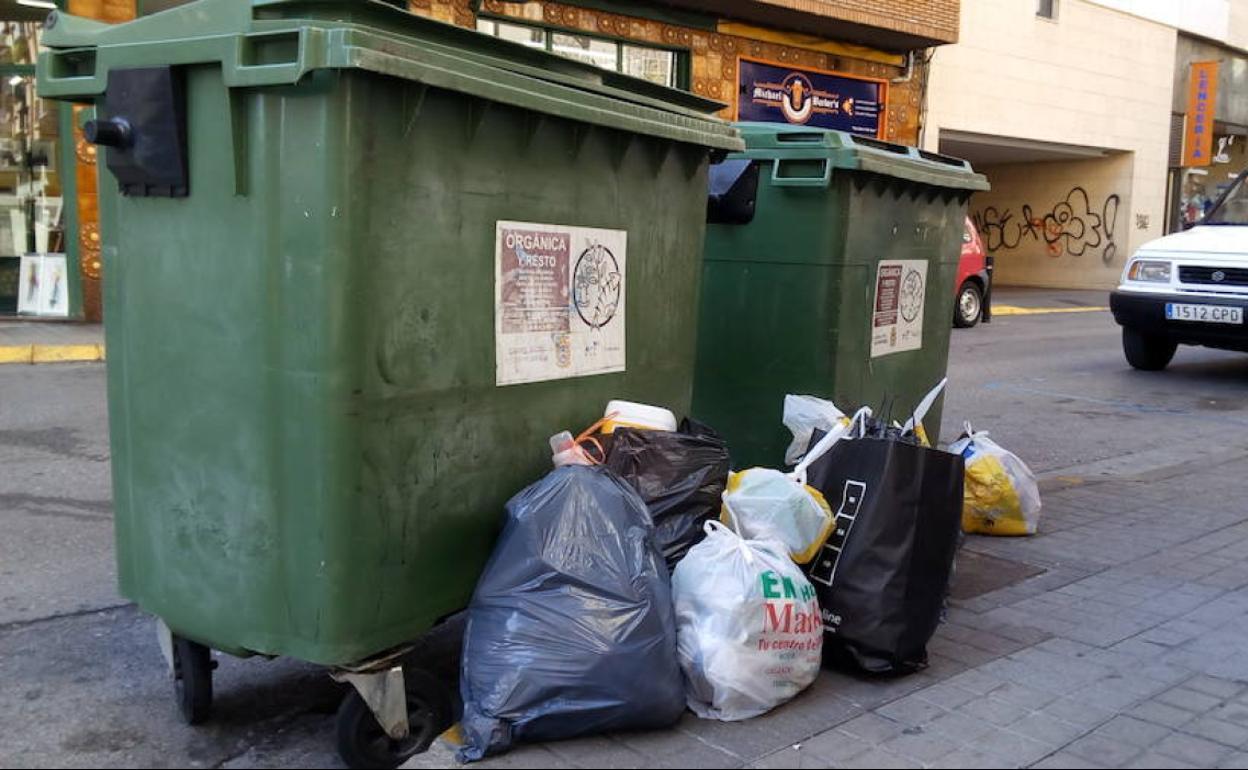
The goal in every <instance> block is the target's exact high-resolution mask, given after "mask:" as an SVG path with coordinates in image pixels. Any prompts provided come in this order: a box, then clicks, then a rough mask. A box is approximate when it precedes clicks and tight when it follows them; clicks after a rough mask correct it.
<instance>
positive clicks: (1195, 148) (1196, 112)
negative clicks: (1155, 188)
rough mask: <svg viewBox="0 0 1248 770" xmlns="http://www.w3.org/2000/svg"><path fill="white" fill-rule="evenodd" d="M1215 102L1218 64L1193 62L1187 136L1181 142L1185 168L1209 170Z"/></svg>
mask: <svg viewBox="0 0 1248 770" xmlns="http://www.w3.org/2000/svg"><path fill="white" fill-rule="evenodd" d="M1217 102H1218V62H1216V61H1198V62H1192V76H1191V82H1190V83H1188V86H1187V132H1186V134H1187V135H1186V137H1185V140H1184V142H1183V165H1184V166H1208V165H1209V164H1210V163H1212V162H1213V120H1214V114H1215V109H1216V106H1217Z"/></svg>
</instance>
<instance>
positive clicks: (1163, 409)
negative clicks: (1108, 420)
mask: <svg viewBox="0 0 1248 770" xmlns="http://www.w3.org/2000/svg"><path fill="white" fill-rule="evenodd" d="M984 388H986V389H987V390H1008V391H1012V392H1015V393H1027V394H1030V395H1033V396H1050V397H1052V398H1067V399H1070V400H1072V401H1082V402H1083V403H1085V404H1096V405H1098V406H1108V407H1112V408H1114V409H1118V410H1121V411H1124V412H1133V413H1135V414H1164V415H1170V416H1172V417H1185V418H1187V419H1189V420H1199V421H1201V422H1216V423H1219V424H1221V425H1225V424H1227V423H1231V424H1234V425H1248V419H1245V418H1243V417H1232V416H1230V415H1226V414H1219V415H1211V414H1210V415H1206V414H1200V413H1199V412H1193V411H1191V410H1188V409H1176V408H1174V407H1169V406H1157V405H1155V404H1138V403H1136V402H1134V401H1120V400H1117V399H1108V398H1093V397H1091V396H1083V395H1080V394H1078V393H1064V392H1062V391H1059V390H1046V389H1045V388H1033V387H1029V386H1027V385H1017V384H1015V383H1012V382H989V383H985V384H984Z"/></svg>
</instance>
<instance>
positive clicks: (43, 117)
mask: <svg viewBox="0 0 1248 770" xmlns="http://www.w3.org/2000/svg"><path fill="white" fill-rule="evenodd" d="M40 28H41V25H40V24H39V23H36V22H27V21H4V22H0V313H14V312H17V310H18V300H19V297H20V296H21V289H22V288H23V287H22V286H19V284H20V283H22V277H23V276H24V277H25V279H26V283H29V284H31V287H33V286H35V285H36V284H37V283H38V275H36V274H35V273H34V271H32V270H31V269H29V267H28V269H27V270H25V271H23V270H22V269H21V261H22V260H21V258H22V257H23V256H24V255H28V254H46V253H50V252H64V245H65V244H64V242H65V237H64V217H63V214H64V212H63V208H64V207H63V205H62V204H63V200H64V199H63V196H62V190H61V179H60V174H59V168H58V166H59V164H58V140H59V134H60V114H61V113H60V108H59V105H57V104H56V103H54V102H50V101H46V100H44V99H39V98H38V97H36V95H35V76H34V64H35V59H36V57H37V55H38V49H39V31H40ZM32 276H33V279H32ZM63 278H64V276H62V277H61V280H62V281H63ZM27 288H30V287H27ZM59 296H60V297H61V298H63V297H64V296H65V292H64V286H63V284H62V286H61V292H60V295H59ZM30 299H31V300H34V299H35V298H34V297H33V296H32V297H31V298H30ZM23 304H24V305H29V303H23ZM62 305H63V303H62Z"/></svg>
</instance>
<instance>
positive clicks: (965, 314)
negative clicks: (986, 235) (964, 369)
mask: <svg viewBox="0 0 1248 770" xmlns="http://www.w3.org/2000/svg"><path fill="white" fill-rule="evenodd" d="M964 228H965V229H964V230H963V231H962V259H961V260H960V261H959V263H958V280H957V282H956V283H955V284H954V285H955V286H957V287H958V294H957V301H956V302H955V303H954V305H953V325H954V326H956V327H958V328H960V329H969V328H970V327H972V326H974V325H975V324H977V323H979V322H980V321H981V320H982V321H984V322H985V323H986V322H987V321H989V320H990V318H991V316H992V309H991V303H992V257H989V256H988V253H987V252H986V251H985V250H984V242H983V240H981V239H980V237H979V233H978V232H977V231H976V230H975V225H974V224H972V223H971V220H970V217H967V219H966V224H965V225H964Z"/></svg>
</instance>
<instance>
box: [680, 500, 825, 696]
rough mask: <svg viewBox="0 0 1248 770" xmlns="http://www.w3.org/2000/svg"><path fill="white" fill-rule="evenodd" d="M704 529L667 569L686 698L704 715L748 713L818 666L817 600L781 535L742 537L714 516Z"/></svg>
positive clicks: (793, 687)
mask: <svg viewBox="0 0 1248 770" xmlns="http://www.w3.org/2000/svg"><path fill="white" fill-rule="evenodd" d="M705 529H706V539H705V540H703V541H702V542H700V543H698V544H697V545H695V546H694V547H693V548H691V549H690V550H689V553H688V554H687V555H686V556H685V558H684V559H682V560H681V562H680V563H679V564H677V565H676V570H675V572H673V573H672V596H673V599H674V600H675V603H676V650H677V657H678V658H679V660H680V666H681V670H682V671H683V672H684V675H685V699H686V701H687V703H688V705H689V709H690V710H691V711H693V713H695V714H697V715H698V716H700V717H702V718H703V719H721V720H724V721H736V720H739V719H749V718H750V717H756V716H759V715H760V714H765V713H767V712H768V711H770V710H772V709H773V708H775V707H776V706H779V705H780V704H782V703H784V702H786V701H788V700H790V699H791V698H793V697H794V696H795V695H797V694H798V693H799V692H801V691H802V690H804V689H806V688H807V687H809V686H810V685H811V683H812V682H814V681H815V678H816V677H817V676H818V675H819V666H820V662H821V658H822V650H823V623H822V621H821V620H820V617H819V604H818V602H817V601H816V599H815V591H814V589H813V588H812V587H811V585H810V583H809V582H807V580H806V577H805V576H804V575H803V574H802V570H801V568H800V567H798V566H797V565H796V564H794V563H793V560H792V559H790V558H789V551H788V548H787V547H786V546H785V545H784V544H782V543H780V542H779V541H777V540H745V539H743V538H742V537H740V536H739V535H737V534H736V533H735V532H733V531H732V530H731V529H729V528H727V527H725V526H724V525H723V524H721V523H719V522H717V521H711V522H707V524H706V528H705Z"/></svg>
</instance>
